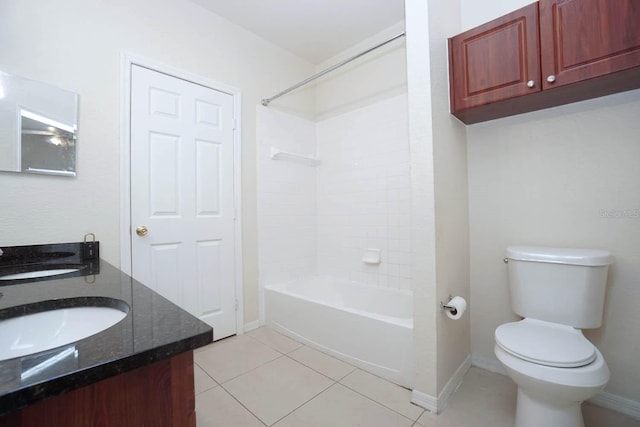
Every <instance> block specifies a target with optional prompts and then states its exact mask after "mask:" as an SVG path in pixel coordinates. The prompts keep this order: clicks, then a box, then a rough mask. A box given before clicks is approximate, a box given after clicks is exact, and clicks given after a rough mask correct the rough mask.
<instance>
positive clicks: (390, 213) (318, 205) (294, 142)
mask: <svg viewBox="0 0 640 427" xmlns="http://www.w3.org/2000/svg"><path fill="white" fill-rule="evenodd" d="M406 103H407V99H406V95H399V96H396V97H394V98H390V99H386V100H383V101H379V102H377V103H375V104H371V105H369V106H366V107H363V108H360V109H357V110H352V111H350V112H348V113H345V114H342V115H339V116H335V117H332V118H330V119H326V120H323V121H321V122H319V123H317V124H316V123H313V122H310V121H307V120H304V119H300V118H298V117H294V116H290V115H288V114H285V113H282V112H278V111H275V110H269V109H264V108H259V109H258V118H259V120H258V125H259V126H258V129H257V139H258V150H257V155H258V161H257V164H258V227H259V251H260V282H261V284H262V285H264V284H269V283H275V282H278V281H288V280H293V279H295V278H296V277H298V276H301V275H309V274H316V273H318V274H323V275H329V276H336V277H342V278H346V279H349V280H356V281H359V282H362V283H365V284H368V285H371V286H383V287H397V288H402V289H411V283H410V272H409V273H407V271H406V267H407V264H408V260H409V259H410V253H411V245H410V222H409V221H410V219H409V213H410V203H411V199H410V193H411V190H410V185H411V183H410V171H409V164H410V163H409V142H408V124H407V108H406ZM271 146H275V147H277V148H280V149H282V150H287V151H292V152H298V153H301V154H305V155H311V154H314V153H316V152H317V154H318V157H319V159H320V161H321V164H320V166H319V167H317V168H313V167H309V166H308V165H304V164H299V163H295V162H285V161H273V160H271V159H270V158H269V150H270V147H271ZM367 248H377V249H380V250H381V259H382V262H381V263H380V264H379V265H368V264H364V263H363V262H362V257H363V255H364V252H365V250H366V249H367ZM311 260H315V262H311ZM400 267H402V269H401V268H400Z"/></svg>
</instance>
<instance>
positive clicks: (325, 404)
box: [274, 384, 413, 427]
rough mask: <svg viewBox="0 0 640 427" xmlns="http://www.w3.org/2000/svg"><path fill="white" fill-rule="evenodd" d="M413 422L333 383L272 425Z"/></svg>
mask: <svg viewBox="0 0 640 427" xmlns="http://www.w3.org/2000/svg"><path fill="white" fill-rule="evenodd" d="M412 424H413V421H411V420H410V419H408V418H405V417H403V416H402V415H400V414H398V413H396V412H394V411H392V410H390V409H388V408H385V407H384V406H382V405H380V404H378V403H376V402H374V401H372V400H370V399H367V398H366V397H364V396H362V395H360V394H358V393H356V392H354V391H352V390H349V389H348V388H346V387H344V386H342V385H340V384H334V385H333V386H332V387H331V388H329V389H328V390H326V391H324V392H322V393H321V394H320V395H318V396H317V397H315V398H314V399H313V400H311V401H310V402H308V403H306V404H305V405H304V406H302V407H301V408H299V409H297V410H296V411H294V412H293V413H291V414H289V415H288V416H286V417H285V418H284V419H282V420H281V421H279V422H278V423H276V424H275V425H274V427H301V426H304V427H328V426H331V427H356V426H366V427H401V426H406V427H409V426H411V425H412Z"/></svg>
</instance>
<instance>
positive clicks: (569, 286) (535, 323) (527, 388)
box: [495, 246, 612, 427]
mask: <svg viewBox="0 0 640 427" xmlns="http://www.w3.org/2000/svg"><path fill="white" fill-rule="evenodd" d="M505 262H507V263H508V264H507V265H508V266H507V270H508V274H509V289H510V292H511V307H512V309H513V311H514V312H515V313H516V314H518V315H520V316H522V317H524V319H523V320H520V321H518V322H512V323H505V324H504V325H500V326H498V328H497V329H496V332H495V341H496V345H495V354H496V356H497V357H498V360H500V362H501V363H502V364H503V365H504V367H505V368H506V370H507V373H508V374H509V376H510V377H511V379H513V381H514V382H515V383H516V384H517V385H518V403H517V408H516V422H515V426H516V427H541V426H544V427H584V421H583V420H582V410H581V404H582V402H583V401H584V400H587V399H589V398H591V397H593V396H595V395H596V394H598V392H600V390H602V389H603V388H604V386H605V385H606V384H607V382H608V381H609V368H608V367H607V364H606V362H605V361H604V358H603V357H602V354H600V352H599V351H598V349H597V348H596V347H595V346H594V345H593V344H591V342H589V340H587V339H586V338H585V337H584V335H582V331H581V329H584V328H586V329H588V328H598V327H600V325H601V324H602V310H603V306H604V295H605V287H606V283H607V272H608V270H609V265H610V264H611V263H612V257H611V254H610V253H609V252H607V251H602V250H592V249H561V248H548V247H531V246H529V247H525V246H512V247H508V248H507V257H506V258H505Z"/></svg>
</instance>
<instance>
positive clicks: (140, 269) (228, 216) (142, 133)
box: [130, 65, 236, 340]
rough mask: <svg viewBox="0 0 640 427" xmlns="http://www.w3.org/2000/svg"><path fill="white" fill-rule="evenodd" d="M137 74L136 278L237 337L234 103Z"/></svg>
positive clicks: (217, 330)
mask: <svg viewBox="0 0 640 427" xmlns="http://www.w3.org/2000/svg"><path fill="white" fill-rule="evenodd" d="M131 73H132V74H131V123H130V128H131V226H132V230H131V257H132V260H131V261H132V262H131V273H132V276H133V277H134V278H135V279H137V280H139V281H140V282H142V283H144V284H145V285H147V286H149V287H151V288H152V289H154V290H155V291H157V292H158V293H160V294H161V295H163V296H164V297H166V298H168V299H169V300H171V301H173V302H174V303H176V304H177V305H179V306H181V307H182V308H184V309H185V310H187V311H188V312H190V313H191V314H193V315H195V316H196V317H199V318H200V319H202V320H203V321H205V322H207V323H209V324H210V325H212V326H213V328H214V339H216V340H217V339H220V338H224V337H226V336H229V335H232V334H235V333H236V313H235V309H236V298H235V281H234V272H235V258H234V253H235V248H234V241H235V238H234V217H235V212H234V188H233V187H234V153H233V148H234V147H233V141H234V137H233V132H234V129H233V127H234V119H233V96H232V95H229V94H227V93H223V92H219V91H216V90H213V89H210V88H206V87H204V86H200V85H197V84H194V83H191V82H188V81H185V80H181V79H178V78H176V77H172V76H169V75H166V74H162V73H159V72H156V71H152V70H149V69H147V68H143V67H140V66H137V65H133V66H132V71H131ZM145 229H146V234H145Z"/></svg>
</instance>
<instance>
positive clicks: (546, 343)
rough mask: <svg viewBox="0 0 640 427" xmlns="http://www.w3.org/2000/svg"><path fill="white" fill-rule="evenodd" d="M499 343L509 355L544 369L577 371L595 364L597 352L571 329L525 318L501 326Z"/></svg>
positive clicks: (498, 329) (497, 337) (497, 340)
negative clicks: (581, 367) (573, 369)
mask: <svg viewBox="0 0 640 427" xmlns="http://www.w3.org/2000/svg"><path fill="white" fill-rule="evenodd" d="M495 341H496V344H497V345H498V346H499V347H500V348H501V349H503V350H504V351H506V352H507V353H509V354H511V355H513V356H515V357H518V358H520V359H523V360H526V361H528V362H532V363H536V364H539V365H544V366H551V367H558V368H576V367H580V366H585V365H588V364H590V363H592V362H593V361H594V360H595V358H596V349H595V346H594V345H593V344H591V342H589V340H587V339H586V338H585V337H584V335H582V332H581V331H580V330H578V329H574V328H572V327H571V326H567V325H561V324H557V323H551V322H545V321H542V320H536V319H524V320H521V321H518V322H512V323H505V324H504V325H500V326H498V328H497V329H496V332H495Z"/></svg>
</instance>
